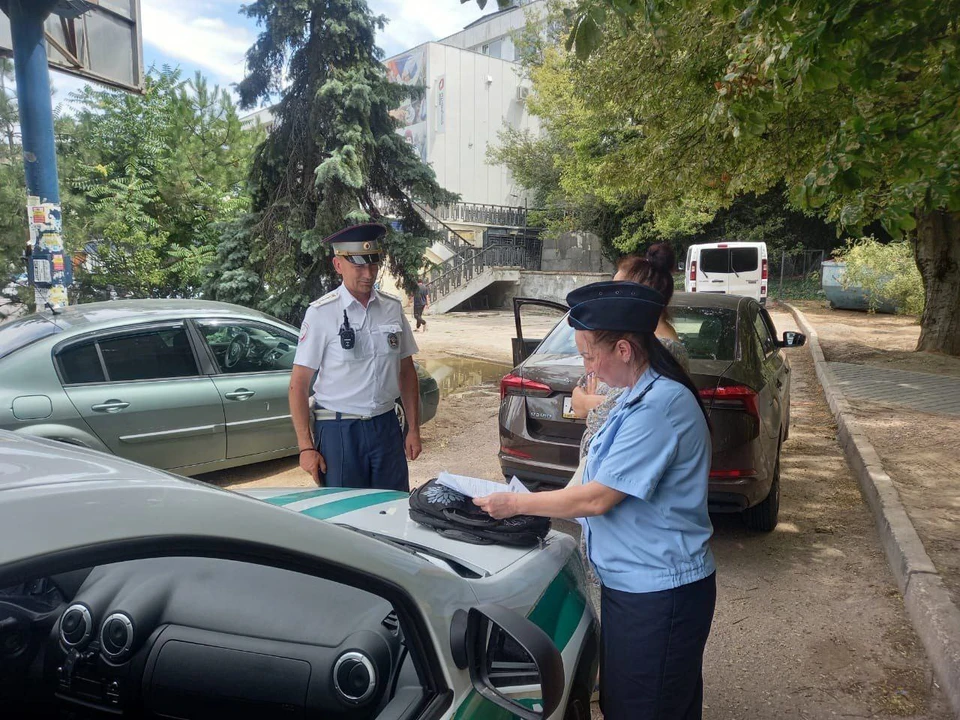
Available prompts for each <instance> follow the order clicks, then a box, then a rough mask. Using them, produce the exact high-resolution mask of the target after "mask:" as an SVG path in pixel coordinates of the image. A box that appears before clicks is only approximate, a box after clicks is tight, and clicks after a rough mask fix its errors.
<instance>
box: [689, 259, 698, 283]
mask: <svg viewBox="0 0 960 720" xmlns="http://www.w3.org/2000/svg"><path fill="white" fill-rule="evenodd" d="M690 280H691V281H693V282H696V281H697V261H696V260H691V261H690Z"/></svg>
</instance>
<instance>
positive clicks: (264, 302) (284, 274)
mask: <svg viewBox="0 0 960 720" xmlns="http://www.w3.org/2000/svg"><path fill="white" fill-rule="evenodd" d="M243 12H244V13H246V14H247V15H248V16H249V17H252V18H255V19H256V20H257V21H258V22H259V23H260V24H261V25H262V27H263V31H262V32H261V34H260V36H259V37H258V39H257V41H256V43H255V44H254V45H253V47H251V48H250V50H249V52H248V53H247V76H246V77H245V78H244V79H243V81H242V82H241V83H240V84H239V86H238V92H239V94H240V102H241V105H243V106H244V107H253V106H255V105H256V104H258V103H261V102H262V103H268V102H271V101H272V100H274V99H275V97H276V96H277V95H279V96H280V99H279V102H278V103H277V104H276V105H275V106H274V107H273V108H272V112H273V114H274V117H275V121H274V125H273V128H272V130H271V132H270V133H269V135H268V136H267V138H266V139H265V140H264V142H263V144H262V145H261V146H260V147H259V149H258V151H257V154H256V158H255V160H254V165H253V171H252V174H251V185H252V196H253V200H252V211H251V215H250V217H248V218H243V219H240V220H238V221H237V222H234V223H231V224H229V225H228V226H226V228H225V231H224V234H223V236H222V237H221V240H220V243H219V246H218V271H217V279H216V281H215V282H211V283H210V284H209V286H208V287H209V288H210V290H211V292H212V293H214V294H215V295H216V296H217V297H219V298H221V299H226V300H231V301H235V302H243V303H245V304H255V305H257V306H259V307H261V308H263V309H265V310H267V311H268V312H271V313H272V314H274V315H277V316H279V317H283V318H286V319H289V320H291V321H294V322H296V321H298V320H299V318H300V317H302V314H303V312H304V311H305V309H306V307H307V305H308V304H309V303H310V302H311V301H312V300H314V299H315V298H316V297H318V296H319V295H321V294H323V293H324V292H325V291H327V290H329V289H330V288H331V287H332V286H333V285H334V284H335V273H334V271H333V267H332V263H331V261H330V258H329V256H328V251H327V249H326V248H325V247H323V246H322V240H323V238H324V237H325V236H327V235H329V234H331V233H333V232H335V231H337V230H339V229H341V228H342V227H344V225H346V224H348V223H353V222H360V221H364V220H368V219H373V220H380V219H382V218H383V216H384V215H386V216H388V217H393V218H396V219H397V220H398V221H399V226H400V227H401V228H402V230H401V231H395V230H392V229H391V231H390V232H389V233H388V236H387V239H386V248H387V255H388V259H389V264H388V267H389V269H390V271H391V272H392V273H393V274H394V275H396V276H397V277H399V278H401V279H402V281H403V282H404V283H405V285H406V286H407V288H408V289H409V288H412V287H413V285H414V283H415V279H416V276H417V274H418V272H419V271H420V268H421V266H422V264H423V252H424V250H425V249H426V247H427V245H428V244H429V242H430V240H429V238H430V236H431V233H430V230H429V229H428V228H427V227H426V225H425V224H424V222H423V220H422V219H421V218H420V216H419V215H418V214H417V212H416V210H415V209H414V207H413V205H412V204H411V202H410V200H409V198H410V197H416V198H417V199H420V200H424V201H426V202H428V203H431V204H433V203H440V202H446V201H448V200H450V199H451V198H452V197H453V196H451V195H450V194H449V193H447V192H445V191H443V190H442V189H441V188H440V187H439V186H438V185H437V183H436V178H435V175H434V173H433V170H432V169H431V168H430V167H429V166H427V165H426V164H424V163H422V162H421V161H420V158H419V157H417V156H416V154H415V153H414V152H413V149H412V148H411V147H410V146H409V145H408V144H407V143H406V142H405V141H404V140H403V138H402V137H400V136H399V135H398V134H397V133H396V129H397V124H396V121H395V120H394V119H393V118H392V117H391V116H390V114H389V113H390V111H391V110H393V109H395V108H397V107H399V106H400V105H401V104H402V101H403V100H404V98H405V97H406V96H408V95H409V88H406V87H403V86H401V85H396V84H392V83H390V82H389V81H388V79H387V75H386V72H385V68H384V66H383V64H382V60H383V52H382V51H381V50H380V49H379V48H377V47H376V45H375V44H374V40H375V34H376V32H377V31H378V30H381V29H382V28H383V27H384V24H385V20H384V18H382V17H379V16H375V15H373V14H372V13H371V12H370V10H369V8H368V7H367V3H366V2H365V1H364V0H302V1H301V2H296V3H291V2H286V1H284V0H256V1H255V2H252V3H251V4H249V5H247V6H245V7H244V10H243Z"/></svg>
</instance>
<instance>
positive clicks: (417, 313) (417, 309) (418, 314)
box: [413, 305, 427, 330]
mask: <svg viewBox="0 0 960 720" xmlns="http://www.w3.org/2000/svg"><path fill="white" fill-rule="evenodd" d="M425 307H426V305H419V306H418V305H414V306H413V319H414V320H416V321H417V330H419V329H420V326H421V325H423V327H426V326H427V321H426V320H424V319H423V309H424V308H425Z"/></svg>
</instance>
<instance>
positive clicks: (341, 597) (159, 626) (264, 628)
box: [0, 557, 420, 720]
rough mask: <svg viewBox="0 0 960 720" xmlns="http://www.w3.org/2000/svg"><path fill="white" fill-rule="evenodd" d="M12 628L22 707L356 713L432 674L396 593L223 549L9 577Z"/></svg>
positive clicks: (1, 661)
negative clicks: (218, 554)
mask: <svg viewBox="0 0 960 720" xmlns="http://www.w3.org/2000/svg"><path fill="white" fill-rule="evenodd" d="M4 628H6V630H5V631H4ZM0 637H2V638H3V639H2V640H0V703H2V706H4V707H6V708H8V709H15V710H16V711H17V712H15V713H14V715H11V717H13V716H16V717H30V718H65V717H70V718H87V717H90V718H100V717H137V718H140V717H143V718H154V717H163V718H183V719H187V718H210V717H229V718H231V719H237V718H255V717H256V718H261V717H277V718H287V717H289V718H311V717H325V718H329V717H333V718H345V719H350V720H352V719H353V718H372V717H375V716H376V715H377V714H378V712H379V711H380V710H381V709H382V708H383V707H384V706H385V705H386V704H387V703H388V702H389V701H390V699H391V697H392V696H393V695H394V694H395V693H396V691H397V688H398V687H400V688H404V689H407V691H409V690H410V689H412V688H419V686H420V683H419V680H418V678H417V674H416V671H415V669H414V667H413V663H412V661H411V660H410V657H409V654H408V653H407V652H406V650H405V646H404V640H403V635H402V632H401V630H400V627H399V623H398V621H397V616H396V614H395V613H394V611H393V608H392V606H391V605H390V603H389V602H387V601H386V600H384V599H382V598H380V597H378V596H376V595H374V594H371V593H368V592H366V591H364V590H360V589H357V588H354V587H351V586H348V585H344V584H341V583H338V582H335V581H331V580H326V579H322V578H317V577H313V576H307V575H302V574H300V573H296V572H292V571H287V570H283V569H279V568H273V567H266V566H261V565H254V564H249V563H243V562H235V561H231V560H224V559H208V558H192V557H172V558H153V559H144V560H137V561H135V562H125V563H117V564H112V565H107V566H101V567H97V568H93V569H91V570H85V571H81V572H79V573H71V574H69V575H64V576H56V577H52V578H44V579H41V580H37V581H34V582H32V583H28V584H25V585H21V586H17V587H15V588H7V589H5V590H3V591H0Z"/></svg>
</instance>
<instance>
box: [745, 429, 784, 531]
mask: <svg viewBox="0 0 960 720" xmlns="http://www.w3.org/2000/svg"><path fill="white" fill-rule="evenodd" d="M779 519H780V448H779V447H778V448H777V461H776V463H775V464H774V466H773V482H772V483H770V492H769V493H768V494H767V497H766V498H764V500H763V502H761V503H759V504H757V505H754V506H753V507H752V508H747V509H746V510H744V511H743V522H744V523H745V524H746V526H747V527H748V528H750V529H751V530H756V531H757V532H772V531H773V529H774V528H776V527H777V522H778V521H779Z"/></svg>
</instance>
